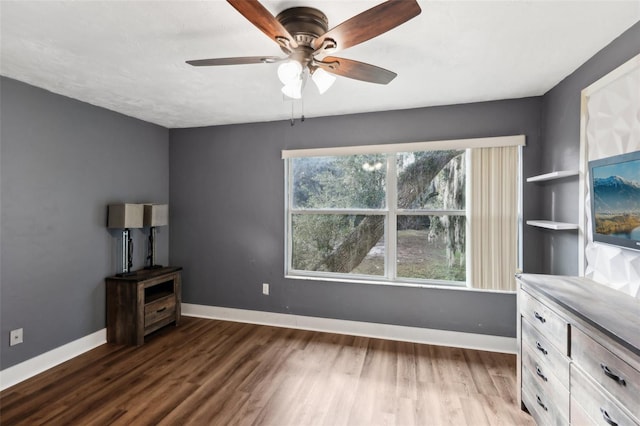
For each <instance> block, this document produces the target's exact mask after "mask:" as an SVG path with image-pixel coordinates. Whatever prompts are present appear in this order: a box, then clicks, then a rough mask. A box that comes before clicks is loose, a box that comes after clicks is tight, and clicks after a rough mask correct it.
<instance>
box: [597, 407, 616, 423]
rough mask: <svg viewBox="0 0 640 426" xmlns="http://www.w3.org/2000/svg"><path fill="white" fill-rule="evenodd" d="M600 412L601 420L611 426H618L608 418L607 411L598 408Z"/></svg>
mask: <svg viewBox="0 0 640 426" xmlns="http://www.w3.org/2000/svg"><path fill="white" fill-rule="evenodd" d="M600 412H601V413H602V418H603V419H604V421H605V422H607V423H609V424H610V425H611V426H618V423H617V422H615V421H613V419H612V418H611V417H609V413H607V410H605V409H604V408H602V407H600Z"/></svg>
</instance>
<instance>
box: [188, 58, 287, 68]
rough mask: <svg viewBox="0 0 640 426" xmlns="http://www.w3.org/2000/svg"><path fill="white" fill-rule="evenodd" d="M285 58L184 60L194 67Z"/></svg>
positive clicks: (270, 62)
mask: <svg viewBox="0 0 640 426" xmlns="http://www.w3.org/2000/svg"><path fill="white" fill-rule="evenodd" d="M285 59H287V57H286V56H285V57H284V58H280V57H278V56H241V57H238V58H214V59H196V60H193V61H186V62H187V63H188V64H189V65H193V66H194V67H211V66H217V65H243V64H272V63H274V62H280V61H284V60H285Z"/></svg>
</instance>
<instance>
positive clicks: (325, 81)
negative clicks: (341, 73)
mask: <svg viewBox="0 0 640 426" xmlns="http://www.w3.org/2000/svg"><path fill="white" fill-rule="evenodd" d="M311 79H312V80H313V82H314V83H315V84H316V87H317V88H318V91H319V92H320V94H321V95H322V94H323V93H324V92H326V91H327V90H329V88H330V87H331V86H332V85H333V83H334V82H335V81H336V77H335V76H334V75H331V74H329V73H328V72H326V71H325V70H323V69H322V68H318V69H316V70H315V71H314V72H313V74H312V75H311Z"/></svg>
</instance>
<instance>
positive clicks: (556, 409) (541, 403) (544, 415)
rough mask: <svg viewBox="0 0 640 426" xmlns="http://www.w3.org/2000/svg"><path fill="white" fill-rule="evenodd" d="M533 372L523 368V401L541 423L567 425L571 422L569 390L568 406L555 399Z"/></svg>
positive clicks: (567, 393)
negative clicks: (534, 376) (535, 377)
mask: <svg viewBox="0 0 640 426" xmlns="http://www.w3.org/2000/svg"><path fill="white" fill-rule="evenodd" d="M533 374H534V373H532V372H530V371H529V370H528V369H527V368H526V367H523V368H522V401H523V402H524V404H525V405H526V406H527V408H528V409H529V411H530V412H531V413H532V414H533V417H534V418H535V419H536V423H538V424H539V425H567V424H568V423H569V421H568V419H569V391H568V390H566V391H565V392H566V398H563V400H566V406H565V405H561V404H560V402H559V401H555V400H554V396H553V395H552V394H549V393H548V390H547V389H545V388H544V387H543V386H541V385H540V384H539V383H538V381H537V380H535V379H534V378H533Z"/></svg>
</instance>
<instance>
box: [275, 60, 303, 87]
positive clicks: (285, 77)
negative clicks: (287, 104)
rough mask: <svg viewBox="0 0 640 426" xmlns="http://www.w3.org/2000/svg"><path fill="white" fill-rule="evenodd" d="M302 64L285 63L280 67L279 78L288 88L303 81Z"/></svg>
mask: <svg viewBox="0 0 640 426" xmlns="http://www.w3.org/2000/svg"><path fill="white" fill-rule="evenodd" d="M301 74H302V64H301V63H300V62H298V61H295V60H290V61H286V62H283V63H282V64H280V66H278V78H279V79H280V81H281V82H282V84H284V85H285V86H287V85H288V84H292V83H295V82H297V81H299V80H301V78H300V75H301Z"/></svg>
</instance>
